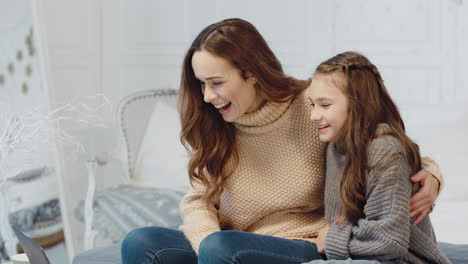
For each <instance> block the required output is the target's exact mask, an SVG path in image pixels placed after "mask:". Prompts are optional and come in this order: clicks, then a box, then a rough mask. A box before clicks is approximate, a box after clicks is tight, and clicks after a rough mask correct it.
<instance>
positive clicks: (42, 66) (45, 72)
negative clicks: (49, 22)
mask: <svg viewBox="0 0 468 264" xmlns="http://www.w3.org/2000/svg"><path fill="white" fill-rule="evenodd" d="M31 3H32V16H33V28H34V31H35V37H36V39H37V49H38V52H37V54H38V58H39V70H40V74H41V76H42V78H41V81H42V86H43V87H44V89H45V91H47V95H48V100H49V102H48V105H49V107H50V106H51V104H50V102H51V101H52V98H53V95H52V94H51V93H52V92H53V91H55V90H54V89H53V79H52V68H51V62H50V53H49V50H48V47H49V46H48V43H47V40H48V38H47V29H46V28H47V27H46V23H45V10H44V4H45V3H44V1H40V0H31ZM52 138H55V136H54V135H52ZM53 142H55V144H54V156H55V161H56V168H55V171H56V175H57V183H58V184H57V185H58V189H59V200H60V210H61V213H62V222H63V230H64V234H65V242H66V243H65V244H66V248H67V253H68V258H69V263H72V259H73V257H74V250H73V249H74V247H73V239H72V235H71V227H70V222H69V219H68V208H67V205H66V204H67V203H66V201H65V189H64V183H63V178H62V175H63V159H62V158H61V157H63V153H62V152H61V149H60V148H59V147H58V145H57V144H56V141H55V140H53Z"/></svg>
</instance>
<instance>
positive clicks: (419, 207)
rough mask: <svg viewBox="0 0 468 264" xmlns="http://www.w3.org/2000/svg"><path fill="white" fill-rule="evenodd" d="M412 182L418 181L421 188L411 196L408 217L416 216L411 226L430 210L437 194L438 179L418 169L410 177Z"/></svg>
mask: <svg viewBox="0 0 468 264" xmlns="http://www.w3.org/2000/svg"><path fill="white" fill-rule="evenodd" d="M410 179H411V181H412V182H414V183H420V185H421V188H420V189H419V190H418V191H417V192H416V193H415V194H413V195H412V196H411V200H410V217H413V216H416V215H417V216H418V217H417V218H416V220H414V222H413V223H412V225H413V226H415V225H417V224H418V223H419V222H421V221H422V220H423V219H424V217H426V215H428V214H429V213H430V212H431V211H432V207H433V204H434V203H435V201H436V198H437V195H438V194H439V187H440V183H439V181H438V180H437V179H436V178H435V177H434V176H433V175H432V174H430V173H429V172H427V171H425V170H420V171H419V172H418V173H417V174H416V175H414V176H413V177H411V178H410Z"/></svg>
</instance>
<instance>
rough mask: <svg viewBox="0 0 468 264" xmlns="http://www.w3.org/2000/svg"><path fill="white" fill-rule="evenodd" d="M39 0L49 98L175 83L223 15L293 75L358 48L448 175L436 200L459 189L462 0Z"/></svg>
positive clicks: (457, 194) (79, 174) (465, 35)
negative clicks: (50, 77) (249, 27)
mask: <svg viewBox="0 0 468 264" xmlns="http://www.w3.org/2000/svg"><path fill="white" fill-rule="evenodd" d="M44 5H45V8H46V13H47V28H48V29H49V36H50V37H49V38H50V40H49V43H50V50H51V58H52V66H53V73H54V81H55V91H53V94H54V98H55V100H57V101H60V100H69V99H71V98H74V97H76V96H78V95H83V94H88V95H92V94H95V93H97V92H104V93H105V94H106V95H107V96H108V97H109V98H110V99H111V100H112V101H113V102H114V103H117V102H118V101H119V100H120V99H121V98H123V97H124V96H125V95H127V94H128V93H131V92H134V91H138V90H146V89H165V88H177V87H178V83H179V76H180V68H181V61H182V58H183V55H184V51H185V50H186V49H187V48H188V46H189V45H190V43H191V41H192V40H193V38H194V37H195V36H196V35H197V33H198V32H199V31H200V30H201V29H203V28H204V27H205V26H206V25H208V24H210V23H213V22H215V21H218V20H220V19H222V18H227V17H240V18H244V19H247V20H249V21H250V22H252V23H253V24H254V25H255V26H257V28H258V29H259V31H260V32H261V33H262V34H263V35H264V37H265V38H266V39H267V41H268V42H269V43H270V44H271V47H272V48H273V50H274V51H275V52H276V54H277V55H278V57H279V59H280V60H281V61H282V62H283V64H284V67H285V69H286V71H287V72H288V73H289V74H291V75H293V76H296V77H301V78H306V77H308V76H310V74H311V73H312V71H313V69H314V68H315V66H316V65H317V64H318V63H320V62H321V61H322V60H324V59H326V58H328V57H330V56H332V55H335V54H336V53H337V52H341V51H345V50H357V51H361V52H363V53H365V54H366V55H368V57H369V58H370V59H371V60H372V61H373V62H375V64H376V65H377V66H378V67H379V68H380V70H381V72H382V74H383V77H384V79H385V81H386V84H387V87H388V89H389V90H390V92H391V94H392V95H393V96H394V98H395V99H396V101H397V103H398V104H399V106H400V107H401V110H402V112H403V115H404V118H405V121H406V124H407V127H408V132H409V134H410V135H411V136H412V137H413V138H414V139H415V140H416V141H417V142H418V143H419V144H420V146H421V148H422V150H423V153H424V154H427V155H429V156H431V157H433V158H434V159H436V160H437V162H438V163H439V164H440V166H441V168H442V171H443V172H444V176H445V179H446V187H445V191H444V192H443V194H442V196H441V198H440V199H442V200H444V199H445V200H448V199H451V200H457V199H458V200H461V199H465V200H466V199H468V192H467V191H466V190H465V188H466V187H465V186H467V185H468V178H467V177H465V173H464V170H463V168H462V166H463V165H464V164H465V163H466V162H467V161H468V141H467V140H466V139H465V138H464V136H465V135H467V134H468V133H467V132H468V118H467V114H468V110H467V108H466V107H465V105H466V104H467V103H468V80H467V77H466V75H467V71H466V68H464V67H463V66H464V64H463V62H465V61H468V53H467V51H466V49H463V48H462V47H466V46H467V44H468V18H467V17H468V7H467V5H468V3H466V2H465V1H462V0H411V1H403V0H399V1H395V0H380V1H370V0H354V1H345V0H329V1H306V0H302V1H299V0H297V1H285V0H276V1H272V0H261V1H260V0H259V1H248V0H238V1H227V0H222V1H215V0H204V1H189V0H185V1H184V0H173V1H162V0H158V1H156V0H133V1H124V0H99V1H96V0H81V1H72V0H47V1H44ZM109 133H111V134H110V135H108V136H106V137H102V138H99V139H97V140H96V139H95V141H94V143H95V144H94V145H95V151H98V150H99V151H105V150H106V148H110V146H111V145H112V144H113V142H114V141H113V140H114V137H115V134H112V133H113V132H112V131H109ZM65 167H66V174H67V175H66V176H65V178H66V188H67V190H68V192H67V193H68V195H69V197H68V199H69V200H68V204H69V205H70V207H73V206H74V204H75V202H76V201H77V199H78V198H79V197H82V196H83V195H84V193H85V188H86V180H85V179H86V178H85V177H86V174H85V170H84V163H77V162H75V163H71V162H69V163H67V164H66V166H65ZM114 171H117V169H114ZM110 176H111V175H110V173H108V174H107V175H104V176H103V177H106V178H105V179H104V180H102V179H101V181H102V182H101V184H102V185H106V184H108V183H109V181H110V179H111V177H110ZM69 214H71V212H69ZM73 224H74V226H78V225H77V224H76V223H73ZM78 233H79V232H77V231H74V236H75V237H79V234H78ZM74 247H75V248H76V249H78V248H79V245H77V244H75V245H74Z"/></svg>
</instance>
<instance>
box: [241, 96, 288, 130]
mask: <svg viewBox="0 0 468 264" xmlns="http://www.w3.org/2000/svg"><path fill="white" fill-rule="evenodd" d="M290 104H291V100H289V101H287V102H284V103H274V102H267V103H265V105H263V106H262V107H261V108H260V109H258V110H257V111H254V112H252V113H247V114H244V115H243V116H241V117H240V118H239V120H237V121H236V122H234V123H235V124H236V126H237V127H262V126H266V125H269V124H271V123H273V122H274V121H276V120H278V119H279V118H280V117H281V116H282V115H283V114H284V113H285V112H286V110H287V109H288V107H289V105H290Z"/></svg>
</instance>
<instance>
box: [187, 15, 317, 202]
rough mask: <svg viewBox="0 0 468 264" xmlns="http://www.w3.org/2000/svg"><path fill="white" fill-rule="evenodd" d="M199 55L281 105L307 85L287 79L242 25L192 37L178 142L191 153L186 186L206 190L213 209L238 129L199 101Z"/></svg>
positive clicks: (221, 25)
mask: <svg viewBox="0 0 468 264" xmlns="http://www.w3.org/2000/svg"><path fill="white" fill-rule="evenodd" d="M201 50H204V51H208V52H210V53H211V54H213V55H216V56H218V57H221V58H224V59H226V60H227V61H228V62H230V63H231V64H232V65H233V66H234V67H235V68H237V69H238V70H239V73H240V74H241V76H242V77H243V78H244V79H246V78H247V73H250V74H252V75H253V76H254V77H255V78H256V80H257V83H256V84H255V88H256V89H257V93H258V94H259V95H260V96H261V97H262V98H264V99H265V100H267V101H272V102H277V103H279V102H285V101H287V100H289V99H291V98H293V97H295V96H296V95H298V94H299V93H301V92H302V91H303V90H305V89H306V88H307V87H308V86H309V83H310V81H301V80H296V79H294V78H291V77H289V76H286V75H285V74H284V72H283V69H282V67H281V64H280V62H279V61H278V59H277V58H276V56H275V55H274V54H273V52H272V51H271V49H270V48H269V47H268V45H267V43H266V41H265V40H264V39H263V37H262V36H261V35H260V33H259V32H258V31H257V29H256V28H255V27H254V26H253V25H252V24H250V23H249V22H247V21H245V20H242V19H236V18H234V19H226V20H222V21H220V22H218V23H215V24H212V25H210V26H208V27H207V28H205V29H204V30H203V31H202V32H200V34H199V35H198V36H197V37H196V38H195V40H194V41H193V43H192V45H191V46H190V48H189V50H188V51H187V53H186V55H185V59H184V63H183V68H182V77H181V82H180V90H179V102H178V105H179V114H180V118H181V124H182V131H181V141H182V144H184V146H185V147H186V149H187V150H188V152H189V154H190V160H189V165H188V173H189V177H190V181H191V182H192V183H193V181H195V180H197V181H199V182H201V183H202V184H204V185H205V186H207V190H206V193H205V194H204V197H203V198H204V199H205V200H206V201H211V202H213V203H214V204H216V203H217V202H218V201H219V197H220V195H221V192H222V190H223V183H224V181H225V179H226V178H227V177H228V176H229V173H230V171H227V170H226V167H227V164H228V162H229V161H232V162H233V163H232V164H233V166H234V167H235V166H236V165H237V161H238V157H237V152H236V149H235V142H236V130H235V127H234V125H233V124H232V123H228V122H225V121H224V120H223V118H222V116H221V115H220V114H219V113H218V111H217V110H216V109H215V108H214V107H213V106H212V105H211V104H207V103H205V102H204V101H203V95H202V92H201V86H200V81H199V80H198V79H197V78H196V77H195V74H194V72H193V68H192V56H193V54H194V53H195V52H197V51H201ZM229 167H231V163H230V166H229Z"/></svg>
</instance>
